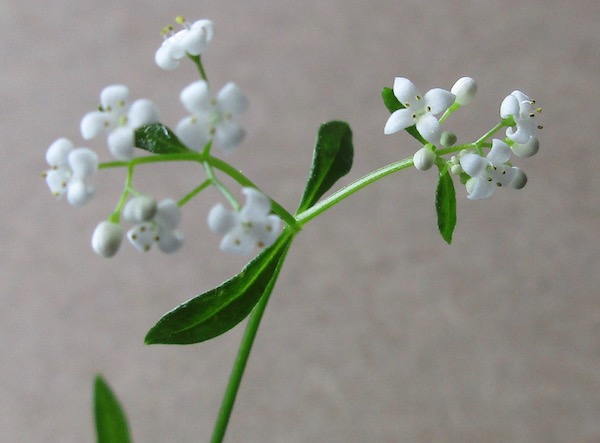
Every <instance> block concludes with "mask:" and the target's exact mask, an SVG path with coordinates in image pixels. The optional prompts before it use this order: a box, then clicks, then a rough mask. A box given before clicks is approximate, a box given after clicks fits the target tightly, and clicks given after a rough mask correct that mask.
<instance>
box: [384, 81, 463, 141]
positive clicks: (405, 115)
mask: <svg viewBox="0 0 600 443" xmlns="http://www.w3.org/2000/svg"><path fill="white" fill-rule="evenodd" d="M394 95H395V96H396V98H397V99H398V101H399V102H400V103H402V106H404V108H403V109H398V110H397V111H394V112H393V113H392V115H390V117H389V118H388V120H387V122H386V124H385V127H384V129H383V132H384V133H385V134H393V133H395V132H398V131H401V130H403V129H406V128H408V127H410V126H413V125H416V128H417V131H418V132H419V134H421V136H422V137H423V138H424V139H425V140H427V141H428V142H430V143H433V144H434V145H438V144H439V143H440V135H441V130H440V122H439V121H438V119H437V118H436V117H435V116H436V115H437V114H439V113H440V112H444V111H445V110H446V109H448V108H449V107H450V106H451V105H452V104H453V103H454V100H455V96H454V94H452V93H451V92H450V91H446V90H445V89H441V88H435V89H431V90H429V91H427V92H426V93H425V95H421V93H420V92H419V90H418V89H417V87H416V86H415V85H414V84H413V82H411V81H410V80H408V79H407V78H404V77H396V79H395V80H394Z"/></svg>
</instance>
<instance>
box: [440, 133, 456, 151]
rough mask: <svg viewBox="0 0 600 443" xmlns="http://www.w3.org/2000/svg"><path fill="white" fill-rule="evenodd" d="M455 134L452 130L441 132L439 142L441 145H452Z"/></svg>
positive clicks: (454, 140) (454, 141)
mask: <svg viewBox="0 0 600 443" xmlns="http://www.w3.org/2000/svg"><path fill="white" fill-rule="evenodd" d="M456 140H457V138H456V134H455V133H454V132H450V131H444V132H442V135H441V137H440V144H441V145H442V146H446V147H449V146H453V145H454V143H456Z"/></svg>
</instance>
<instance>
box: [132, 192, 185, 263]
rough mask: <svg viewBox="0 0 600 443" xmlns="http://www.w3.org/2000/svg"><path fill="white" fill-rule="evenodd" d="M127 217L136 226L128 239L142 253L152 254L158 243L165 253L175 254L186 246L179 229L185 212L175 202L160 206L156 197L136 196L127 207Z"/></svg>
mask: <svg viewBox="0 0 600 443" xmlns="http://www.w3.org/2000/svg"><path fill="white" fill-rule="evenodd" d="M123 217H124V218H125V220H127V221H129V222H132V223H135V226H134V227H133V228H131V229H130V230H129V231H128V232H127V238H128V239H129V241H130V242H131V244H132V245H133V246H135V247H136V248H137V249H138V250H139V251H142V252H146V251H149V250H150V249H151V248H152V245H153V244H154V243H156V244H158V248H159V249H160V250H161V251H163V252H167V253H171V252H175V251H177V250H178V249H179V248H180V247H181V245H182V244H183V234H182V233H181V232H179V231H177V230H175V228H177V225H179V222H180V220H181V212H180V210H179V206H177V202H176V201H175V200H173V199H165V200H162V201H160V202H158V203H157V202H156V200H154V199H153V198H152V197H148V196H139V197H134V198H132V199H131V200H129V201H128V202H127V204H126V205H125V208H123Z"/></svg>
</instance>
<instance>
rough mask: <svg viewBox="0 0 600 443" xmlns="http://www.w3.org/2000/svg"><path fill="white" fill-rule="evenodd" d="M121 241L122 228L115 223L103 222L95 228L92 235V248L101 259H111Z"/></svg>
mask: <svg viewBox="0 0 600 443" xmlns="http://www.w3.org/2000/svg"><path fill="white" fill-rule="evenodd" d="M122 239H123V228H121V225H119V224H117V223H112V222H109V221H106V220H105V221H103V222H100V223H99V224H98V226H96V229H94V234H93V235H92V248H93V249H94V252H95V253H96V254H98V255H101V256H102V257H106V258H109V257H112V256H113V255H115V254H116V253H117V251H118V250H119V247H120V246H121V240H122Z"/></svg>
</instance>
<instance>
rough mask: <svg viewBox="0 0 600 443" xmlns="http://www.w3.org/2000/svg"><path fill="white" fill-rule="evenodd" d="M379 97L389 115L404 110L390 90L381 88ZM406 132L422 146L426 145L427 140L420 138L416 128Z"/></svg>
mask: <svg viewBox="0 0 600 443" xmlns="http://www.w3.org/2000/svg"><path fill="white" fill-rule="evenodd" d="M381 97H382V98H383V103H384V104H385V107H386V108H388V111H390V114H391V113H393V112H395V111H397V110H398V109H404V106H403V105H402V103H400V102H399V101H398V99H397V98H396V96H395V95H394V90H393V89H392V88H388V87H385V88H383V91H381ZM406 132H408V133H409V134H410V135H412V136H413V137H414V138H416V139H417V140H419V141H420V142H421V143H422V144H424V145H425V144H427V140H425V139H424V138H423V137H421V134H419V131H417V128H416V127H415V126H410V127H408V128H406Z"/></svg>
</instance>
